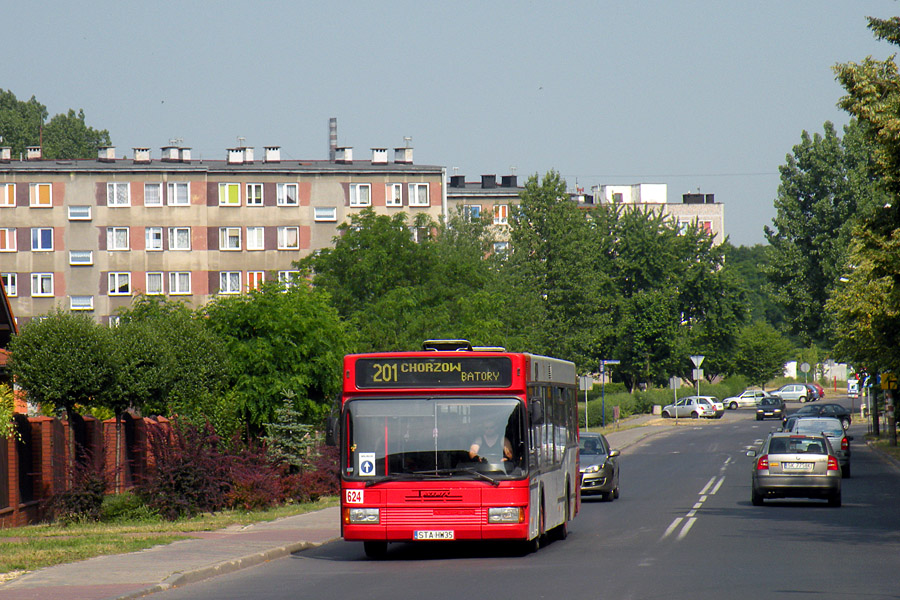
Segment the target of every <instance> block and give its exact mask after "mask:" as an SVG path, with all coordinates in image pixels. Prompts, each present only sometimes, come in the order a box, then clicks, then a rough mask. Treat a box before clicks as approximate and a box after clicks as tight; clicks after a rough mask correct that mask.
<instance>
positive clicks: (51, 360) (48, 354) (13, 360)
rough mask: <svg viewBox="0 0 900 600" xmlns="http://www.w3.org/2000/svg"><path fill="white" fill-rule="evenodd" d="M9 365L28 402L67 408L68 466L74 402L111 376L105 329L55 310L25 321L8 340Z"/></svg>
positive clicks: (89, 399)
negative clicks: (68, 430) (68, 434)
mask: <svg viewBox="0 0 900 600" xmlns="http://www.w3.org/2000/svg"><path fill="white" fill-rule="evenodd" d="M9 353H10V359H9V370H10V372H11V373H12V374H13V377H14V378H15V380H16V382H17V383H18V384H19V385H20V386H21V387H22V389H24V390H25V393H26V394H28V397H29V398H30V399H31V401H32V402H35V403H38V404H41V405H42V407H43V408H45V409H46V408H47V407H48V406H50V407H54V408H56V409H59V408H62V409H64V410H65V412H66V417H67V419H68V421H69V427H70V429H71V434H70V436H69V461H70V466H71V464H74V461H75V458H76V446H75V419H76V418H77V414H76V406H77V405H81V406H87V405H89V404H92V403H93V402H94V401H95V400H96V399H98V398H102V397H103V395H104V394H105V393H106V390H108V389H109V387H110V386H111V385H112V382H113V380H114V364H113V362H112V361H111V359H110V333H109V328H107V327H103V326H101V325H98V324H97V323H95V322H94V320H93V319H91V318H90V317H89V316H87V315H78V314H72V313H68V312H63V311H62V310H60V309H58V308H57V309H55V310H53V311H51V312H50V313H48V314H47V316H46V317H44V318H42V319H35V320H32V321H29V322H28V323H27V324H26V325H24V326H23V327H22V330H21V332H20V333H19V335H17V336H14V337H13V338H12V339H11V340H10V343H9Z"/></svg>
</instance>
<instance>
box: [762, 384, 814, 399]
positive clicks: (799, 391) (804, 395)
mask: <svg viewBox="0 0 900 600" xmlns="http://www.w3.org/2000/svg"><path fill="white" fill-rule="evenodd" d="M769 394H771V395H772V396H778V397H779V398H781V399H782V400H784V401H785V402H787V401H788V400H799V401H800V402H801V403H803V402H806V400H807V399H808V398H809V389H808V388H807V387H806V386H805V385H803V384H802V383H787V384H785V385H783V386H781V387H780V388H778V389H777V390H774V391H771V392H769Z"/></svg>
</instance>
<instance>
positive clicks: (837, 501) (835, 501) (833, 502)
mask: <svg viewBox="0 0 900 600" xmlns="http://www.w3.org/2000/svg"><path fill="white" fill-rule="evenodd" d="M840 505H841V493H840V492H838V493H837V494H835V495H834V496H832V497H831V498H829V499H828V506H833V507H835V508H838V507H840Z"/></svg>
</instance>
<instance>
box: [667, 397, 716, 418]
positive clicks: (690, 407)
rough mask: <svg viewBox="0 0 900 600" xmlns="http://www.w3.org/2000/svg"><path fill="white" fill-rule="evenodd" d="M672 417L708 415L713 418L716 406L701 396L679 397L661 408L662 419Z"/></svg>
mask: <svg viewBox="0 0 900 600" xmlns="http://www.w3.org/2000/svg"><path fill="white" fill-rule="evenodd" d="M673 417H691V418H693V419H697V418H699V417H708V418H710V419H713V418H715V417H716V407H715V406H713V404H712V402H710V401H709V400H707V399H706V398H705V397H703V396H688V397H686V398H679V399H678V400H677V401H676V402H675V403H674V404H669V405H668V406H665V407H663V409H662V418H663V419H671V418H673Z"/></svg>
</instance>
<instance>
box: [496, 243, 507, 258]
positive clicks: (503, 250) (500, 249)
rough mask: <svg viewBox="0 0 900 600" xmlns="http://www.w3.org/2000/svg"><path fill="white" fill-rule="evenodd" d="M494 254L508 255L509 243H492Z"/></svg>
mask: <svg viewBox="0 0 900 600" xmlns="http://www.w3.org/2000/svg"><path fill="white" fill-rule="evenodd" d="M494 254H497V255H500V256H506V255H507V254H509V242H494Z"/></svg>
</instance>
